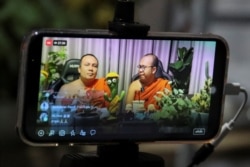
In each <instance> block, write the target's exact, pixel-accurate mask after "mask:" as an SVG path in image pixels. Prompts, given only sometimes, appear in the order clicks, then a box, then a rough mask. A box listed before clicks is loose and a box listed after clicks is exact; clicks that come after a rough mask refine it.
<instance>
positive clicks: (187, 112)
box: [151, 88, 196, 126]
mask: <svg viewBox="0 0 250 167" xmlns="http://www.w3.org/2000/svg"><path fill="white" fill-rule="evenodd" d="M154 98H155V99H156V101H157V103H158V105H159V106H160V108H161V109H160V110H159V111H157V112H155V113H153V114H151V118H152V119H153V120H155V121H158V122H159V121H160V120H162V121H163V122H164V123H166V124H172V125H175V126H176V125H179V126H186V125H189V124H191V123H192V118H191V111H192V110H195V107H196V106H195V104H194V103H193V102H192V101H191V99H190V98H189V97H188V96H187V95H185V94H184V91H183V89H177V88H173V90H172V91H170V90H168V89H164V91H160V92H157V95H155V97H154Z"/></svg>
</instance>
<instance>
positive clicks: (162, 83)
mask: <svg viewBox="0 0 250 167" xmlns="http://www.w3.org/2000/svg"><path fill="white" fill-rule="evenodd" d="M164 88H167V89H169V90H171V87H170V85H169V83H168V80H165V79H163V78H157V79H156V80H155V81H154V82H152V83H151V84H150V85H149V86H145V87H144V88H142V89H140V90H136V91H135V96H134V100H144V107H145V109H148V105H149V104H153V105H154V107H155V109H159V106H158V105H157V103H156V100H155V98H154V96H155V95H156V92H158V91H163V89H164Z"/></svg>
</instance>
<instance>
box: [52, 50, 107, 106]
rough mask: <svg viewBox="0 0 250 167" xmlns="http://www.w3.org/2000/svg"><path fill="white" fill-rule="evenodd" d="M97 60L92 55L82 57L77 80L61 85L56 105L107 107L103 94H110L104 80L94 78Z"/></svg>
mask: <svg viewBox="0 0 250 167" xmlns="http://www.w3.org/2000/svg"><path fill="white" fill-rule="evenodd" d="M97 69H98V60H97V58H96V57H95V56H94V55H92V54H86V55H83V56H82V58H81V61H80V66H79V68H78V71H79V73H80V77H79V79H77V80H75V81H72V82H70V83H68V84H65V85H63V86H62V87H61V88H60V90H59V92H58V95H57V98H56V99H57V100H56V104H58V105H81V104H89V105H92V106H96V107H100V108H102V107H107V105H108V102H107V101H105V100H104V93H106V94H107V95H109V94H110V89H109V87H108V85H107V83H106V81H105V78H99V79H97V78H96V75H97Z"/></svg>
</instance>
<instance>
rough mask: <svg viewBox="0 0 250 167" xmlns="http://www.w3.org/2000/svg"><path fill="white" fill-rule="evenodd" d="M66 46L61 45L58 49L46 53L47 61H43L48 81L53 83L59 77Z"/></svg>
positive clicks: (65, 56)
mask: <svg viewBox="0 0 250 167" xmlns="http://www.w3.org/2000/svg"><path fill="white" fill-rule="evenodd" d="M66 58H67V55H66V48H65V47H61V49H60V50H59V51H57V52H56V51H51V52H49V53H48V61H47V62H46V63H45V68H46V71H47V72H48V74H49V75H48V82H49V83H53V82H55V81H56V80H58V79H59V78H60V74H61V73H62V69H63V64H64V60H66Z"/></svg>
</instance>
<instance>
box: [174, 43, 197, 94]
mask: <svg viewBox="0 0 250 167" xmlns="http://www.w3.org/2000/svg"><path fill="white" fill-rule="evenodd" d="M177 55H178V56H177V60H176V61H175V62H174V63H170V64H169V70H170V71H171V72H172V75H173V84H172V87H174V88H178V89H183V91H184V93H185V94H186V93H188V88H189V81H190V73H191V68H192V61H193V48H192V47H191V48H189V49H187V48H186V47H182V48H178V49H177Z"/></svg>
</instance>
